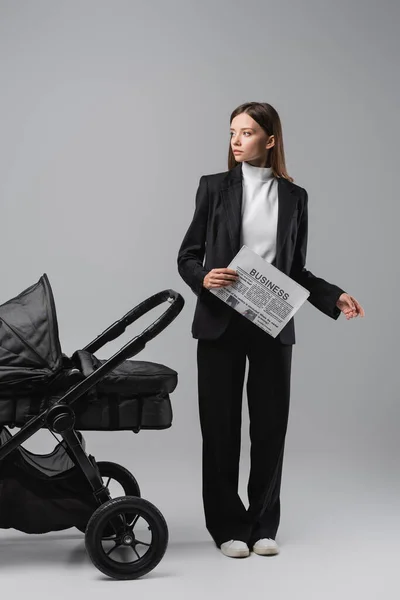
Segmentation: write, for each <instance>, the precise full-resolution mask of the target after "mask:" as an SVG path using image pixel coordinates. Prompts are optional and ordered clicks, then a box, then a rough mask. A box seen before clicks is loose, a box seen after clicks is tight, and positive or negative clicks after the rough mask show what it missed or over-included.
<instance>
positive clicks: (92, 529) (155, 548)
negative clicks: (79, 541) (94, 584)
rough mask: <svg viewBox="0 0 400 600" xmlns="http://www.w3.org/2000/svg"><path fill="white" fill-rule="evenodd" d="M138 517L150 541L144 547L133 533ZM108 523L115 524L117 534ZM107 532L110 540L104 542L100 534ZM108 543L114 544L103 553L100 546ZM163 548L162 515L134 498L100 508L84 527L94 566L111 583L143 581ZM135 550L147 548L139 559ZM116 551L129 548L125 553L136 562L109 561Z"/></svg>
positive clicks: (164, 525) (165, 542) (165, 535)
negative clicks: (122, 580)
mask: <svg viewBox="0 0 400 600" xmlns="http://www.w3.org/2000/svg"><path fill="white" fill-rule="evenodd" d="M118 515H121V517H119V516H118ZM133 515H135V516H134V518H133V519H132V517H133ZM126 517H128V519H127V518H126ZM140 517H141V518H143V519H144V520H145V521H146V524H147V526H148V529H149V530H150V531H151V540H150V541H149V542H146V543H143V542H142V540H137V539H136V538H135V532H134V531H133V529H134V527H135V525H136V524H137V521H138V519H139V518H140ZM129 518H130V519H132V521H130V520H129ZM112 519H113V523H114V524H115V523H117V524H118V528H117V529H118V531H116V530H115V529H114V527H113V524H112V523H111V520H112ZM110 529H112V530H113V535H112V536H110V537H112V539H107V540H106V539H104V538H105V536H104V532H105V531H110ZM141 535H142V534H141ZM108 542H109V543H111V544H113V543H114V542H115V543H114V545H113V546H111V549H110V550H108V552H107V553H106V550H105V548H104V546H103V544H104V543H108ZM167 545H168V527H167V523H166V521H165V519H164V517H163V515H162V514H161V512H160V511H159V510H158V508H156V507H155V506H154V505H153V504H151V503H150V502H148V501H147V500H144V499H143V498H139V497H137V496H121V497H119V498H113V499H112V500H109V501H108V502H106V503H105V504H102V505H101V506H100V507H99V508H98V509H97V510H96V511H95V512H94V513H93V515H92V516H91V518H90V519H89V522H88V525H87V527H86V535H85V546H86V550H87V552H88V554H89V556H90V558H91V560H92V562H93V564H94V566H95V567H97V569H99V571H101V572H102V573H104V574H105V575H108V576H109V577H113V578H114V579H138V578H139V577H143V575H146V574H147V573H149V572H150V571H151V570H152V569H154V567H156V565H158V563H159V562H160V560H161V559H162V557H163V556H164V554H165V551H166V549H167ZM136 546H145V547H146V546H147V550H146V552H145V553H144V554H142V555H140V554H139V553H138V551H137V550H136ZM117 548H126V549H127V548H129V552H132V553H136V555H137V558H135V560H133V561H130V562H118V561H117V560H113V559H112V558H111V553H112V552H113V551H114V550H115V549H117ZM132 556H133V555H132Z"/></svg>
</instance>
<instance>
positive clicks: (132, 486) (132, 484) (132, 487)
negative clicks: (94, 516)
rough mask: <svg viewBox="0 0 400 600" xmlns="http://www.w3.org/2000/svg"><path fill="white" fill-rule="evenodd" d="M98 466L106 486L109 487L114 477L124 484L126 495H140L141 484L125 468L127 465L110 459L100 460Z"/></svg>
mask: <svg viewBox="0 0 400 600" xmlns="http://www.w3.org/2000/svg"><path fill="white" fill-rule="evenodd" d="M97 466H98V467H99V470H100V475H101V476H102V478H103V483H104V485H105V487H107V488H109V487H110V482H111V480H112V479H113V480H114V481H116V482H117V483H119V484H120V485H121V486H122V488H123V490H124V493H125V496H140V488H139V484H138V482H137V481H136V479H135V477H134V476H133V475H132V473H131V472H130V471H128V469H125V467H123V466H121V465H119V464H118V463H114V462H108V461H99V462H98V463H97ZM104 480H106V481H104ZM110 492H111V490H110Z"/></svg>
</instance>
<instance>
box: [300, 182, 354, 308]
mask: <svg viewBox="0 0 400 600" xmlns="http://www.w3.org/2000/svg"><path fill="white" fill-rule="evenodd" d="M304 194H305V195H304V202H303V209H302V213H301V217H300V224H299V229H298V233H297V240H296V247H295V251H294V257H293V262H292V267H291V270H290V274H289V276H290V277H291V278H292V279H294V280H295V281H297V283H299V284H300V285H302V286H303V287H305V288H306V289H307V290H308V291H309V292H310V295H309V296H308V301H309V302H310V303H311V304H312V305H313V306H315V307H316V308H318V309H319V310H320V311H321V312H323V313H324V314H325V315H327V316H328V317H331V318H332V319H337V318H338V317H339V316H340V314H341V310H340V309H339V308H338V307H337V306H336V302H337V300H338V299H339V297H340V295H341V294H343V293H344V291H345V290H343V289H342V288H340V287H338V286H337V285H334V284H333V283H329V282H328V281H325V279H322V278H321V277H316V276H315V275H313V273H311V271H309V270H307V269H306V267H305V264H306V255H307V238H308V194H307V192H306V190H304Z"/></svg>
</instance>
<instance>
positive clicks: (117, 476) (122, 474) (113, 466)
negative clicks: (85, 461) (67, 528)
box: [77, 460, 140, 535]
mask: <svg viewBox="0 0 400 600" xmlns="http://www.w3.org/2000/svg"><path fill="white" fill-rule="evenodd" d="M97 466H98V468H99V471H100V475H101V477H102V479H103V484H104V486H105V487H106V488H108V489H109V492H110V494H111V495H112V491H113V489H112V488H113V486H112V484H111V481H112V480H113V481H116V482H117V483H118V484H119V485H120V486H121V487H122V489H123V491H124V494H125V496H139V497H140V488H139V484H138V482H137V481H136V479H135V477H134V476H133V475H132V473H131V472H130V471H128V469H125V467H123V466H122V465H119V464H118V463H115V462H109V461H105V460H104V461H99V462H98V463H97ZM118 496H120V494H118ZM77 529H79V531H82V533H85V531H86V527H80V526H79V525H78V526H77ZM108 534H109V530H107V531H106V532H105V535H108Z"/></svg>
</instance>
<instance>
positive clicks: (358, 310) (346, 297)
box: [336, 293, 365, 320]
mask: <svg viewBox="0 0 400 600" xmlns="http://www.w3.org/2000/svg"><path fill="white" fill-rule="evenodd" d="M336 306H337V307H338V308H340V310H341V311H342V312H343V314H344V315H345V316H346V319H347V320H349V319H352V318H353V317H358V315H360V317H364V316H365V312H364V309H363V307H362V306H361V304H359V303H358V302H357V300H356V299H355V298H353V296H350V294H345V293H344V294H341V296H339V299H338V301H337V302H336Z"/></svg>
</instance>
